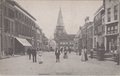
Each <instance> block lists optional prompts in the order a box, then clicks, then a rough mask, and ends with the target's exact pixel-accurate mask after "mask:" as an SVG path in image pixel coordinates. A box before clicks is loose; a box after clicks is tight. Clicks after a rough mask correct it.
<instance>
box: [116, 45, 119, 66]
mask: <svg viewBox="0 0 120 76" xmlns="http://www.w3.org/2000/svg"><path fill="white" fill-rule="evenodd" d="M116 53H117V55H116V60H117V65H120V47H119V46H118V49H117V52H116Z"/></svg>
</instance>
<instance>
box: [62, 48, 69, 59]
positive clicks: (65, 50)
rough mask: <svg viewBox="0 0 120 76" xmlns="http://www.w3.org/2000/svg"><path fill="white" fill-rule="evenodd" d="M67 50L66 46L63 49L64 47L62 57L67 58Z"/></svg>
mask: <svg viewBox="0 0 120 76" xmlns="http://www.w3.org/2000/svg"><path fill="white" fill-rule="evenodd" d="M67 52H68V48H65V49H64V56H63V58H64V59H67V58H68V54H67Z"/></svg>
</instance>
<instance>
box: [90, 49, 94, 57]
mask: <svg viewBox="0 0 120 76" xmlns="http://www.w3.org/2000/svg"><path fill="white" fill-rule="evenodd" d="M93 51H94V49H93V48H92V49H91V50H90V58H93Z"/></svg>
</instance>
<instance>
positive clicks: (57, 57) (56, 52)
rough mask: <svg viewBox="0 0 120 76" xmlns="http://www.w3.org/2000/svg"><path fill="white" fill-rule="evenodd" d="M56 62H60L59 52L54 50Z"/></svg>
mask: <svg viewBox="0 0 120 76" xmlns="http://www.w3.org/2000/svg"><path fill="white" fill-rule="evenodd" d="M55 56H56V62H60V50H59V49H58V48H56V50H55Z"/></svg>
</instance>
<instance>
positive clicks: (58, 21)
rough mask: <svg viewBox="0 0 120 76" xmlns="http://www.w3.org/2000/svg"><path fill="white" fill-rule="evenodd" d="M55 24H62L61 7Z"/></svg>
mask: <svg viewBox="0 0 120 76" xmlns="http://www.w3.org/2000/svg"><path fill="white" fill-rule="evenodd" d="M57 26H63V16H62V10H61V8H60V10H59V14H58V20H57Z"/></svg>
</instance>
